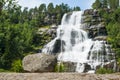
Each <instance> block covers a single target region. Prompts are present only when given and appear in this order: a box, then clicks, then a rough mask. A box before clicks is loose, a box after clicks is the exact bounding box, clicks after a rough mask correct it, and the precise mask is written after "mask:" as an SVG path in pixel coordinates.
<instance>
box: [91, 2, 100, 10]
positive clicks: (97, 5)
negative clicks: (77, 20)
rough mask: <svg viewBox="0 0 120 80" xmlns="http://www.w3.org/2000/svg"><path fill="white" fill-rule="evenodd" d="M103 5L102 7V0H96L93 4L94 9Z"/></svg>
mask: <svg viewBox="0 0 120 80" xmlns="http://www.w3.org/2000/svg"><path fill="white" fill-rule="evenodd" d="M101 7H102V3H101V2H100V0H96V1H95V2H94V3H93V5H92V8H93V9H99V8H101Z"/></svg>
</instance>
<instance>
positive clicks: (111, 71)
mask: <svg viewBox="0 0 120 80" xmlns="http://www.w3.org/2000/svg"><path fill="white" fill-rule="evenodd" d="M113 72H114V71H113V70H111V69H106V68H99V69H97V70H96V73H97V74H110V73H113Z"/></svg>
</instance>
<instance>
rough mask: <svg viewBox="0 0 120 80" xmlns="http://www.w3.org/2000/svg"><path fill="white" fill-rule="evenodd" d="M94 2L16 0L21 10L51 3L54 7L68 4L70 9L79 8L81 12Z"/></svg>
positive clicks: (79, 0) (77, 0)
mask: <svg viewBox="0 0 120 80" xmlns="http://www.w3.org/2000/svg"><path fill="white" fill-rule="evenodd" d="M94 1H95V0H18V4H19V5H21V6H22V8H24V7H28V8H34V7H35V6H37V7H38V6H39V5H40V4H42V3H45V4H46V5H48V4H49V3H51V2H52V3H53V4H54V5H56V4H61V3H64V4H68V5H69V6H70V7H75V6H79V7H80V8H81V10H85V9H90V8H91V5H92V3H93V2H94Z"/></svg>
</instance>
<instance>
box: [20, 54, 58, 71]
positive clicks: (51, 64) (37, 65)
mask: <svg viewBox="0 0 120 80" xmlns="http://www.w3.org/2000/svg"><path fill="white" fill-rule="evenodd" d="M56 63H57V59H56V57H55V56H53V55H48V54H42V53H41V54H40V53H39V54H32V55H28V56H26V57H24V59H23V61H22V64H23V69H24V70H25V71H28V72H53V71H54V69H55V65H56Z"/></svg>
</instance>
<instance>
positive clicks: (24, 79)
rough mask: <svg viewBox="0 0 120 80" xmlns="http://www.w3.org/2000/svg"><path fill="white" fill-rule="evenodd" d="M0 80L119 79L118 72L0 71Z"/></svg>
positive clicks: (119, 74)
mask: <svg viewBox="0 0 120 80" xmlns="http://www.w3.org/2000/svg"><path fill="white" fill-rule="evenodd" d="M0 80H120V73H116V74H104V75H101V74H86V73H84V74H80V73H0Z"/></svg>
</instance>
